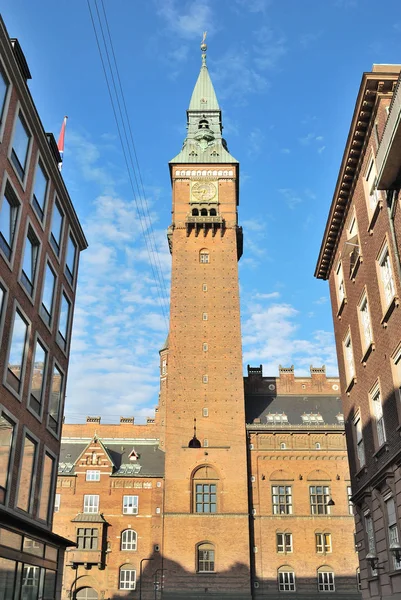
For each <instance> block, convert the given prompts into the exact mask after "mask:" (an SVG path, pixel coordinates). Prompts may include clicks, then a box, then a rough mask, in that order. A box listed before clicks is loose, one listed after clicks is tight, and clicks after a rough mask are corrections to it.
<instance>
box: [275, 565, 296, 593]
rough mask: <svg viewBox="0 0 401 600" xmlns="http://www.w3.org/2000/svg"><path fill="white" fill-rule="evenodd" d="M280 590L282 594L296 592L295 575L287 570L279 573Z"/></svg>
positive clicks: (281, 570)
mask: <svg viewBox="0 0 401 600" xmlns="http://www.w3.org/2000/svg"><path fill="white" fill-rule="evenodd" d="M278 589H279V591H280V592H295V573H294V571H289V570H287V569H285V568H281V569H280V570H279V571H278Z"/></svg>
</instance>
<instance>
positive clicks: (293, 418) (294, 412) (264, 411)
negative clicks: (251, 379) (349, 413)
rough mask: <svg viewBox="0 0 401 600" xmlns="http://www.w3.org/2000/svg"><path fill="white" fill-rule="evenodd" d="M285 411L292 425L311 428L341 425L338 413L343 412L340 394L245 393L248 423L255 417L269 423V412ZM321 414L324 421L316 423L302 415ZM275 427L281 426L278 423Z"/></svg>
mask: <svg viewBox="0 0 401 600" xmlns="http://www.w3.org/2000/svg"><path fill="white" fill-rule="evenodd" d="M269 413H270V414H282V413H284V414H285V415H286V416H287V418H288V423H285V425H284V427H286V426H290V425H303V426H307V427H311V428H316V427H321V426H322V425H340V423H339V421H338V419H337V415H340V414H342V405H341V398H340V397H339V396H330V395H326V396H318V395H314V396H301V395H299V396H295V395H294V396H292V395H288V396H287V395H278V396H273V395H268V394H250V393H247V394H246V395H245V418H246V422H247V423H249V424H250V423H253V422H254V419H260V423H261V424H264V425H268V424H269V423H268V419H267V416H268V414H269ZM305 414H314V415H317V414H318V415H320V416H321V417H322V419H323V422H321V423H320V424H316V425H311V424H306V423H305V422H304V420H303V419H302V415H305ZM274 426H275V427H277V426H280V425H278V424H277V423H275V425H274Z"/></svg>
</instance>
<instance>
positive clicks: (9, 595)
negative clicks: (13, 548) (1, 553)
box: [0, 557, 17, 600]
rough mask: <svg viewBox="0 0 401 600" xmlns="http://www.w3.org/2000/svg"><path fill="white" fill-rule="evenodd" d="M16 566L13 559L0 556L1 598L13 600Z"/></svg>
mask: <svg viewBox="0 0 401 600" xmlns="http://www.w3.org/2000/svg"><path fill="white" fill-rule="evenodd" d="M16 567H17V563H16V561H15V560H9V559H8V558H1V557H0V572H1V581H0V594H1V596H0V597H1V598H3V600H14V598H15V589H16V582H15V576H16Z"/></svg>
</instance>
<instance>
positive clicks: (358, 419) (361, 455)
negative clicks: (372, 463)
mask: <svg viewBox="0 0 401 600" xmlns="http://www.w3.org/2000/svg"><path fill="white" fill-rule="evenodd" d="M352 425H353V432H354V436H353V439H354V443H355V458H356V461H357V466H358V468H357V472H358V471H360V469H363V468H364V467H365V466H366V453H365V440H364V438H363V423H362V415H361V413H360V411H359V410H358V411H357V412H356V414H355V416H354V418H353V420H352ZM362 460H363V463H362Z"/></svg>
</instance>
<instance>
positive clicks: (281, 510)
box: [272, 485, 292, 515]
mask: <svg viewBox="0 0 401 600" xmlns="http://www.w3.org/2000/svg"><path fill="white" fill-rule="evenodd" d="M272 505H273V514H274V515H292V488H291V486H290V485H273V486H272Z"/></svg>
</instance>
